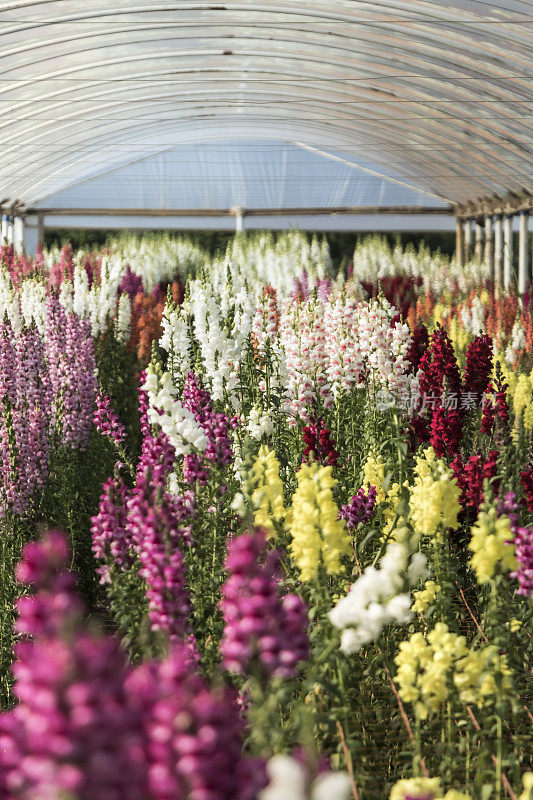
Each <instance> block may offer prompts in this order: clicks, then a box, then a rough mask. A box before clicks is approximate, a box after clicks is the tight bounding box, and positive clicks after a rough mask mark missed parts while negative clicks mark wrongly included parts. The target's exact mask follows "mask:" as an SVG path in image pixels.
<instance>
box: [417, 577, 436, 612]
mask: <svg viewBox="0 0 533 800" xmlns="http://www.w3.org/2000/svg"><path fill="white" fill-rule="evenodd" d="M439 592H440V586H439V585H438V584H437V583H435V581H426V582H425V584H424V588H423V589H420V590H419V591H418V592H413V596H414V598H415V600H414V603H413V605H412V606H411V608H412V609H413V611H415V612H417V613H420V614H423V613H424V611H426V610H427V609H428V608H429V606H430V605H431V604H432V603H433V601H434V600H435V598H436V597H437V595H438V593H439Z"/></svg>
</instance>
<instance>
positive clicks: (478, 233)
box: [474, 220, 483, 264]
mask: <svg viewBox="0 0 533 800" xmlns="http://www.w3.org/2000/svg"><path fill="white" fill-rule="evenodd" d="M474 237H475V238H474V241H475V244H474V259H475V260H476V261H477V263H478V264H481V263H482V261H483V227H482V225H481V223H480V222H479V220H476V221H475V222H474Z"/></svg>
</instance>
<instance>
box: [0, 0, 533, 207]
mask: <svg viewBox="0 0 533 800" xmlns="http://www.w3.org/2000/svg"><path fill="white" fill-rule="evenodd" d="M532 45H533V5H532V3H531V2H529V1H527V2H526V1H525V0H522V1H520V0H494V1H493V2H480V1H479V0H448V1H447V2H441V1H440V0H431V2H430V1H429V0H428V1H426V2H424V1H423V0H401V1H400V0H397V1H396V2H392V1H391V2H360V1H359V0H336V2H335V3H333V2H330V1H329V0H306V2H305V3H303V2H301V1H300V0H271V1H270V2H255V0H229V1H228V2H224V0H220V1H219V2H209V3H205V2H198V1H193V0H180V2H178V3H176V2H168V1H165V0H163V1H161V0H150V2H146V0H145V2H144V3H143V2H132V0H90V2H88V0H84V2H82V1H81V0H34V2H26V0H13V2H2V3H0V101H1V102H0V145H1V158H0V195H1V197H0V200H3V201H4V203H14V202H19V203H21V204H23V205H26V206H31V205H33V204H35V203H36V202H37V201H39V200H40V199H42V198H45V197H48V196H50V195H52V194H54V193H57V192H60V191H63V190H64V189H65V188H66V187H68V186H73V185H75V184H77V183H79V182H80V181H82V180H85V179H87V178H89V177H91V176H94V175H98V174H101V173H104V172H108V171H109V170H110V169H115V168H116V167H119V166H121V165H125V164H128V163H132V162H137V161H138V160H139V159H143V158H146V157H148V156H151V155H153V154H155V153H158V152H162V151H164V150H169V149H171V148H175V147H178V146H184V145H187V144H191V143H197V142H209V141H210V142H215V141H216V142H220V141H228V140H231V139H233V140H243V139H247V140H250V139H260V140H261V141H265V140H270V141H277V142H294V143H296V142H297V143H300V144H305V145H310V146H313V147H316V148H320V149H321V151H325V152H330V153H333V152H342V153H343V154H345V155H346V154H348V156H349V158H350V159H352V160H353V162H354V163H359V164H366V163H371V164H373V165H374V168H375V171H376V172H379V173H381V174H383V175H385V176H391V177H394V178H396V179H397V180H400V181H402V182H403V183H404V184H406V185H407V186H410V187H413V188H418V189H422V190H424V191H426V192H429V193H430V194H433V195H435V196H438V197H441V198H444V199H446V200H449V201H458V202H460V201H465V200H467V199H470V198H474V197H477V196H479V195H485V194H489V193H494V192H497V193H500V194H502V193H505V192H507V191H508V190H520V189H521V188H522V187H523V186H531V184H532V177H533V166H532V164H533V159H532V157H531V156H532V150H533V137H532V132H533V123H532V120H533V113H532V111H533V109H532V105H533V88H532V77H533V66H532V62H531V51H532ZM198 163H199V162H198V161H197V164H198ZM333 164H334V162H333V161H331V165H333ZM133 168H134V167H133V166H132V167H131V169H133ZM330 169H331V170H332V171H333V169H334V168H333V166H331V167H330ZM198 179H201V175H200V176H199V178H198ZM396 185H397V186H400V184H396ZM335 191H337V190H335ZM406 191H408V190H406ZM128 194H129V193H128ZM128 194H126V192H125V196H124V197H123V202H122V203H121V205H122V206H124V207H126V206H128V205H129V196H128ZM73 201H74V198H73ZM404 202H405V201H404Z"/></svg>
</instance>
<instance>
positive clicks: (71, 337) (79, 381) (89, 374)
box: [44, 298, 98, 448]
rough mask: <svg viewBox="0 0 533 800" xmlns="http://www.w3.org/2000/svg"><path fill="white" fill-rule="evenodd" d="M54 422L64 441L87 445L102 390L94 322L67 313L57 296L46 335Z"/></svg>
mask: <svg viewBox="0 0 533 800" xmlns="http://www.w3.org/2000/svg"><path fill="white" fill-rule="evenodd" d="M44 344H45V358H46V363H47V366H48V375H49V381H50V392H51V397H50V400H51V405H52V423H53V425H54V426H55V427H57V429H58V430H59V432H60V435H61V437H62V440H63V442H64V444H66V445H69V446H70V447H72V448H80V447H81V448H83V447H85V446H86V445H87V440H88V438H89V432H90V429H91V424H92V418H93V408H94V402H95V398H96V393H97V390H98V386H97V381H96V375H95V372H96V359H95V353H94V344H93V340H92V337H91V328H90V324H89V323H88V322H86V321H85V320H81V319H79V318H78V317H77V316H76V315H75V314H67V312H66V311H65V309H64V308H63V307H62V306H61V305H60V303H59V301H58V300H57V299H56V298H51V299H50V300H49V302H48V310H47V315H46V330H45V336H44Z"/></svg>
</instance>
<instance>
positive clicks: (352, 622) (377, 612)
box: [328, 542, 412, 654]
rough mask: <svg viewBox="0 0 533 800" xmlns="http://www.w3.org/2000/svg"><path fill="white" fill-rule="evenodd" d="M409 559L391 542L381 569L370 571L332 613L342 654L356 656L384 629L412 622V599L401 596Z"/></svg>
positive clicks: (400, 546) (368, 568)
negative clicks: (393, 623) (390, 625)
mask: <svg viewBox="0 0 533 800" xmlns="http://www.w3.org/2000/svg"><path fill="white" fill-rule="evenodd" d="M408 558H409V550H408V548H407V547H406V546H405V545H404V544H401V543H399V542H390V543H389V544H388V545H387V549H386V551H385V555H384V556H383V558H382V559H381V562H380V565H379V569H376V568H375V567H367V568H366V569H365V571H364V573H363V574H362V575H361V576H360V577H359V578H358V579H357V580H356V581H355V583H353V584H352V586H351V588H350V591H349V592H348V594H347V595H346V597H342V598H341V599H340V600H339V601H338V603H337V604H336V605H335V606H334V607H333V608H332V610H331V611H330V612H329V615H328V616H329V620H330V622H331V623H332V624H333V625H334V626H335V627H336V628H338V629H339V630H342V634H341V650H342V651H343V652H344V653H347V654H351V653H357V652H358V651H359V650H360V649H361V647H363V646H364V645H365V644H369V643H370V642H373V641H375V640H376V639H378V638H379V636H380V635H381V632H382V630H383V628H384V627H385V626H386V625H389V624H391V623H392V622H398V623H405V622H409V620H410V619H411V616H412V615H411V610H410V608H411V599H410V597H409V595H408V594H407V593H400V590H401V589H402V588H403V587H404V584H405V579H404V575H405V572H406V569H407V560H408Z"/></svg>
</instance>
